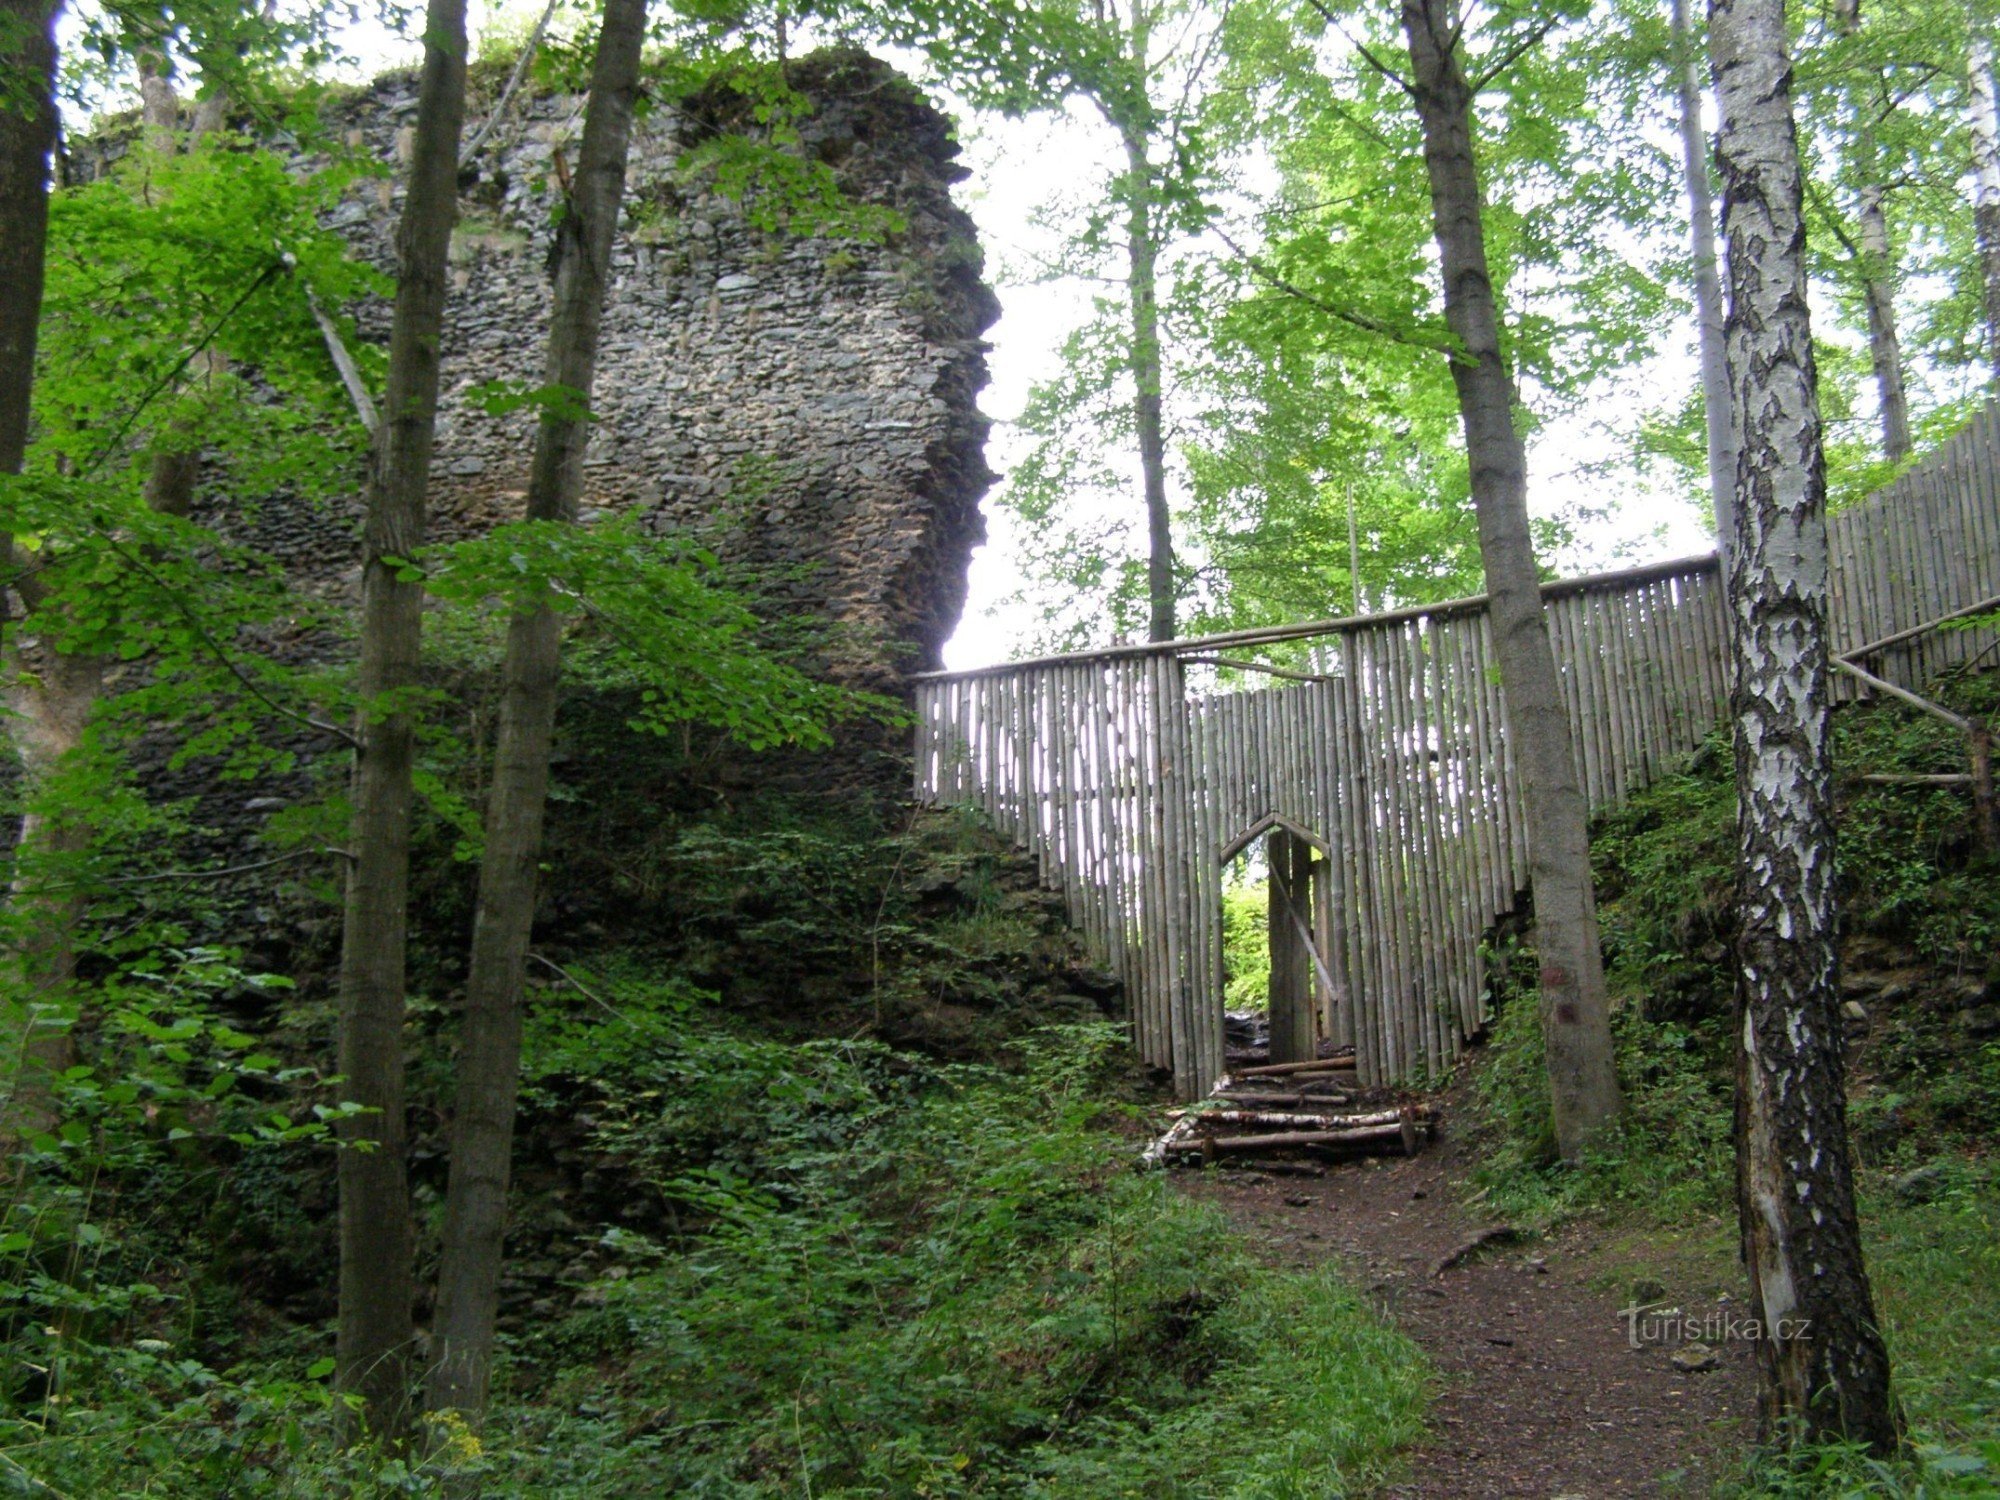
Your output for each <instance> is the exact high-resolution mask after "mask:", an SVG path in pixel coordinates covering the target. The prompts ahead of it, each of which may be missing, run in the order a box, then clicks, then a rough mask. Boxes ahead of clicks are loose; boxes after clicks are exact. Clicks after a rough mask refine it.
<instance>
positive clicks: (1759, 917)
mask: <svg viewBox="0 0 2000 1500" xmlns="http://www.w3.org/2000/svg"><path fill="white" fill-rule="evenodd" d="M1709 41H1710V47H1711V49H1712V53H1713V61H1714V67H1715V84H1716V97H1717V100H1718V102H1719V104H1720V106H1721V110H1722V132H1721V136H1720V139H1719V144H1718V149H1717V157H1718V162H1719V165H1720V168H1721V176H1722V185H1723V224H1724V229H1725V233H1726V235H1727V243H1728V250H1729V293H1730V305H1729V324H1728V334H1729V379H1730V390H1731V398H1732V407H1733V412H1734V422H1735V426H1736V431H1737V434H1738V445H1739V451H1738V456H1737V468H1736V500H1737V545H1736V549H1735V559H1736V561H1735V578H1734V579H1733V581H1732V587H1731V589H1730V596H1731V612H1732V617H1733V619H1732V626H1733V628H1732V636H1733V639H1734V648H1735V649H1734V656H1735V689H1734V693H1733V699H1734V703H1733V713H1734V718H1735V723H1736V786H1737V805H1738V814H1737V819H1738V832H1739V861H1738V867H1737V868H1738V876H1737V913H1738V921H1739V924H1740V926H1739V938H1738V952H1737V959H1738V963H1737V1002H1738V1008H1739V1014H1738V1017H1737V1031H1736V1034H1737V1036H1738V1038H1739V1041H1740V1046H1739V1048H1738V1051H1737V1057H1736V1075H1737V1096H1736V1153H1737V1158H1736V1159H1737V1211H1738V1215H1739V1220H1740V1225H1741V1231H1742V1244H1743V1258H1744V1261H1745V1264H1746V1265H1747V1267H1748V1269H1749V1274H1750V1286H1751V1303H1752V1309H1753V1312H1754V1314H1755V1316H1756V1317H1757V1319H1758V1320H1759V1322H1760V1324H1761V1325H1762V1330H1763V1336H1762V1337H1761V1338H1760V1339H1759V1341H1758V1355H1759V1365H1760V1369H1761V1373H1762V1391H1761V1400H1760V1403H1759V1405H1760V1413H1761V1417H1762V1421H1763V1425H1764V1430H1765V1434H1766V1436H1767V1437H1768V1438H1770V1439H1773V1440H1776V1441H1779V1442H1783V1443H1795V1442H1800V1441H1812V1440H1817V1439H1821V1438H1842V1439H1847V1440H1851V1441H1857V1442H1861V1443H1865V1444H1867V1445H1868V1446H1869V1447H1870V1448H1872V1449H1874V1450H1875V1451H1876V1452H1878V1453H1887V1452H1889V1451H1891V1450H1893V1449H1894V1448H1895V1447H1896V1445H1897V1442H1898V1431H1897V1420H1896V1415H1895V1409H1894V1406H1893V1404H1892V1402H1891V1400H1890V1394H1889V1359H1888V1353H1887V1351H1886V1349H1885V1348H1884V1346H1883V1343H1882V1336H1881V1333H1880V1332H1879V1331H1878V1329H1877V1327H1876V1323H1875V1312H1874V1307H1873V1304H1872V1302H1871V1299H1870V1296H1869V1289H1868V1278H1867V1276H1866V1274H1865V1271H1864V1269H1863V1266H1862V1259H1861V1238H1860V1230H1859V1226H1858V1225H1857V1223H1856V1219H1855V1211H1854V1193H1853V1184H1852V1180H1851V1174H1850V1170H1849V1164H1848V1147H1847V1120H1846V1104H1845V1093H1844V1079H1843V1077H1842V1073H1843V1068H1842V1058H1841V1026H1840V1013H1839V1002H1840V997H1839V991H1838V989H1837V987H1836V982H1835V963H1836V959H1837V950H1836V947H1835V927H1834V915H1835V913H1834V866H1833V798H1832V743H1831V739H1830V734H1829V729H1830V723H1829V721H1830V718H1831V711H1830V708H1829V700H1828V694H1827V665H1828V661H1827V637H1826V609H1827V543H1826V510H1825V506H1826V475H1825V462H1824V454H1823V453H1822V451H1821V432H1820V419H1819V404H1818V389H1817V377H1816V373H1815V370H1814V366H1813V349H1812V331H1811V328H1810V326H1809V324H1808V320H1807V312H1806V273H1805V260H1804V257H1805V239H1806V236H1805V221H1804V216H1803V209H1802V206H1803V197H1802V193H1803V188H1802V182H1801V177H1800V169H1799V158H1798V143H1797V138H1796V136H1795V134H1794V127H1793V119H1792V99H1791V62H1790V58H1789V56H1788V55H1787V47H1786V33H1785V14H1784V3H1783V0H1717V4H1716V5H1715V8H1714V11H1713V16H1712V22H1711V31H1710V38H1709Z"/></svg>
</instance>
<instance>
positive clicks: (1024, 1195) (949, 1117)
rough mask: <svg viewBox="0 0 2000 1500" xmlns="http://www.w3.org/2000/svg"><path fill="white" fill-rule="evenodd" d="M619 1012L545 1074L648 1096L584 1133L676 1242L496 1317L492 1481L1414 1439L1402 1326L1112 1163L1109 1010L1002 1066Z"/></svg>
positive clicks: (741, 1484) (1346, 1456)
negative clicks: (599, 1133)
mask: <svg viewBox="0 0 2000 1500" xmlns="http://www.w3.org/2000/svg"><path fill="white" fill-rule="evenodd" d="M623 1008H625V1007H623V1006H621V1009H623ZM639 1014H640V1015H641V1017H642V1019H641V1021H640V1022H639V1024H637V1025H636V1026H628V1027H626V1028H625V1031H626V1034H625V1035H624V1036H623V1037H622V1038H621V1037H616V1036H615V1035H614V1033H613V1032H610V1031H606V1030H601V1029H593V1028H577V1029H573V1030H570V1031H567V1032H562V1033H558V1034H545V1035H544V1036H543V1037H542V1038H541V1039H540V1046H539V1049H538V1053H537V1055H538V1058H539V1062H538V1065H537V1066H538V1070H540V1071H541V1074H542V1077H543V1078H544V1079H545V1080H546V1078H547V1077H548V1076H550V1072H551V1071H553V1072H556V1073H572V1070H575V1069H577V1068H578V1067H579V1066H581V1067H583V1068H587V1070H588V1074H589V1076H591V1077H593V1078H594V1079H596V1080H597V1084H596V1087H597V1088H598V1089H599V1091H600V1092H601V1093H603V1094H604V1095H607V1096H612V1095H616V1096H621V1097H630V1098H633V1099H647V1098H653V1099H657V1101H658V1108H657V1109H656V1110H655V1112H654V1113H653V1114H652V1115H651V1116H650V1117H647V1116H642V1115H640V1114H638V1113H637V1112H628V1113H627V1114H626V1115H625V1116H624V1117H622V1118H619V1119H617V1120H615V1121H612V1120H607V1121H606V1122H605V1123H604V1124H603V1125H602V1126H601V1127H600V1128H602V1129H605V1130H608V1131H611V1132H613V1133H614V1134H615V1136H616V1140H615V1143H614V1144H615V1146H616V1149H617V1150H618V1151H619V1152H620V1153H622V1154H623V1155H625V1156H626V1157H628V1158H629V1159H631V1160H632V1161H633V1162H634V1163H635V1164H637V1165H638V1167H639V1175H640V1176H641V1177H643V1178H646V1179H647V1180H649V1181H652V1182H654V1183H656V1184H657V1185H658V1186H659V1187H660V1189H661V1190H662V1191H663V1192H664V1193H665V1194H666V1195H667V1196H668V1197H669V1198H670V1199H671V1201H672V1202H673V1203H674V1205H675V1207H676V1211H677V1214H678V1215H679V1219H680V1227H679V1233H677V1234H670V1235H663V1236H660V1237H658V1238H657V1239H654V1240H651V1241H648V1242H646V1243H644V1244H640V1243H636V1242H628V1243H627V1244H626V1245H625V1246H624V1247H623V1256H622V1259H623V1262H624V1263H623V1264H622V1265H620V1266H618V1267H615V1268H613V1271H612V1272H611V1273H610V1274H608V1275H605V1276H603V1277H602V1278H600V1279H599V1281H598V1282H597V1283H596V1285H594V1286H593V1287H591V1288H590V1289H589V1290H588V1291H587V1292H586V1294H585V1295H584V1296H583V1297H582V1298H581V1299H580V1301H581V1303H582V1305H580V1306H579V1307H578V1308H577V1309H576V1310H575V1311H573V1312H572V1313H570V1314H569V1315H568V1316H566V1317H563V1318H561V1319H558V1320H555V1321H553V1322H550V1323H547V1324H541V1325H534V1326H527V1327H522V1328H520V1329H518V1330H517V1332H516V1335H515V1337H514V1339H513V1342H512V1345H511V1357H512V1363H511V1366H510V1370H511V1374H510V1378H509V1379H508V1380H507V1382H506V1387H505V1388H506V1393H507V1394H506V1396H505V1398H504V1399H505V1409H504V1412H503V1415H502V1418H501V1420H500V1421H499V1422H497V1423H496V1424H495V1427H496V1429H497V1430H498V1431H500V1432H503V1433H505V1434H506V1436H505V1438H504V1439H502V1440H497V1441H495V1442H494V1443H493V1445H492V1446H491V1447H490V1448H489V1449H488V1451H487V1452H486V1453H485V1455H484V1456H483V1457H482V1459H481V1460H480V1465H481V1466H482V1467H484V1468H486V1469H487V1470H488V1471H489V1472H490V1474H491V1476H492V1477H491V1480H490V1481H489V1493H504V1494H522V1495H531V1494H532V1495H555V1494H579V1495H591V1496H612V1495H628V1494H629V1495H634V1496H638V1495H647V1496H651V1495H658V1494H677V1495H766V1494H769V1495H800V1494H812V1495H814V1496H816V1497H821V1500H828V1497H834V1496H862V1495H885V1494H895V1495H940V1496H942V1495H960V1494H964V1495H975V1494H1009V1495H1013V1494H1021V1495H1032V1494H1046V1495H1065V1496H1067V1495H1079V1496H1088V1495H1107V1496H1109V1495H1128V1494H1144V1495H1189V1496H1194V1495H1223V1494H1228V1495H1246V1496H1247V1495H1300V1496H1304V1495H1337V1494H1343V1493H1348V1492H1349V1491H1350V1490H1352V1489H1353V1488H1355V1487H1356V1486H1358V1485H1360V1484H1361V1483H1363V1482H1364V1481H1366V1480H1367V1479H1369V1478H1371V1477H1372V1476H1375V1475H1377V1474H1379V1473H1381V1472H1383V1470H1384V1467H1385V1465H1387V1464H1388V1463H1389V1462H1390V1461H1391V1455H1392V1453H1393V1451H1394V1449H1395V1448H1396V1446H1397V1445H1398V1444H1399V1443H1401V1442H1403V1441H1406V1440H1408V1439H1409V1438H1410V1437H1411V1436H1413V1435H1414V1432H1415V1430H1416V1423H1417V1406H1418V1401H1419V1391H1420V1387H1421V1376H1420V1373H1419V1371H1418V1366H1417V1361H1416V1357H1415V1353H1414V1350H1413V1349H1412V1347H1411V1346H1410V1345H1408V1344H1407V1343H1406V1342H1405V1341H1404V1340H1403V1339H1402V1338H1401V1337H1400V1336H1399V1335H1397V1334H1396V1333H1394V1332H1393V1331H1392V1330H1390V1329H1388V1328H1387V1327H1386V1326H1385V1325H1383V1324H1382V1323H1381V1322H1380V1321H1379V1320H1378V1319H1377V1318H1376V1317H1375V1316H1374V1315H1373V1314H1372V1313H1370V1312H1369V1311H1368V1310H1366V1309H1365V1308H1364V1307H1363V1306H1362V1305H1361V1304H1360V1302H1359V1301H1358V1300H1357V1299H1356V1297H1355V1296H1354V1295H1353V1294H1352V1293H1351V1292H1349V1291H1348V1290H1347V1289H1346V1288H1345V1287H1343V1286H1342V1285H1341V1284H1340V1283H1339V1282H1337V1281H1336V1280H1334V1279H1333V1278H1331V1277H1330V1276H1327V1275H1324V1274H1310V1275H1299V1274H1286V1273H1282V1272H1277V1271H1272V1270H1269V1269H1267V1268H1265V1267H1262V1266H1261V1265H1259V1264H1258V1263H1257V1262H1256V1261H1255V1260H1254V1259H1253V1258H1252V1257H1251V1255H1250V1254H1249V1252H1248V1250H1247V1248H1246V1246H1245V1245H1244V1244H1243V1243H1242V1242H1241V1241H1240V1240H1239V1239H1237V1238H1236V1237H1235V1236H1234V1235H1233V1234H1232V1233H1231V1232H1230V1231H1229V1230H1228V1229H1227V1227H1226V1226H1225V1225H1224V1224H1223V1222H1222V1221H1221V1219H1220V1218H1219V1216H1218V1215H1216V1214H1215V1213H1214V1212H1212V1211H1210V1210H1208V1209H1206V1208H1203V1207H1200V1206H1197V1205H1193V1204H1190V1203H1188V1202H1187V1201H1185V1200H1184V1199H1183V1198H1182V1197H1180V1196H1179V1195H1177V1194H1175V1193H1173V1192H1172V1191H1170V1189H1169V1188H1168V1187H1167V1185H1166V1183H1165V1182H1164V1180H1163V1179H1161V1178H1160V1177H1158V1176H1144V1175H1140V1174H1138V1173H1136V1172H1135V1171H1133V1170H1132V1168H1131V1165H1130V1163H1131V1158H1132V1151H1131V1143H1130V1141H1129V1139H1128V1138H1127V1137H1126V1136H1125V1135H1123V1134H1121V1133H1120V1132H1119V1131H1118V1130H1116V1129H1115V1128H1113V1127H1115V1125H1116V1124H1117V1122H1118V1120H1119V1119H1120V1117H1121V1113H1122V1112H1121V1111H1119V1110H1117V1109H1115V1108H1114V1109H1112V1110H1110V1111H1108V1112H1107V1111H1106V1109H1105V1107H1104V1106H1103V1104H1102V1103H1101V1102H1100V1101H1101V1100H1102V1098H1103V1097H1104V1094H1105V1091H1106V1089H1107V1087H1108V1086H1109V1084H1110V1079H1111V1077H1112V1073H1111V1070H1112V1069H1113V1068H1115V1066H1116V1064H1115V1062H1114V1061H1113V1059H1114V1056H1115V1054H1116V1052H1117V1051H1118V1047H1117V1044H1116V1042H1115V1040H1114V1037H1115V1032H1114V1031H1113V1029H1111V1028H1107V1027H1104V1026H1087V1027H1066V1028H1059V1029H1054V1030H1050V1031H1047V1032H1044V1033H1041V1034H1039V1035H1038V1036H1036V1037H1033V1038H1030V1039H1029V1040H1028V1041H1027V1042H1025V1043H1024V1044H1023V1048H1022V1050H1023V1054H1024V1064H1025V1065H1024V1066H1023V1067H1022V1068H1021V1069H1020V1070H1019V1071H1016V1072H1001V1071H998V1070H995V1069H993V1068H990V1067H984V1066H976V1065H969V1064H945V1065H940V1064H936V1063H933V1062H928V1061H925V1060H924V1059H921V1058H918V1057H915V1056H913V1055H911V1054H907V1053H900V1052H896V1051H892V1050H890V1049H889V1048H887V1047H884V1046H882V1045H880V1044H877V1043H849V1042H838V1041H822V1042H810V1043H805V1044H798V1045H784V1044H777V1043H769V1042H759V1041H755V1040H749V1039H746V1038H744V1037H743V1036H742V1035H740V1034H737V1033H733V1032H725V1031H719V1030H711V1031H704V1030H702V1029H701V1028H700V1027H698V1026H691V1025H690V1022H689V1012H687V1011H686V1010H685V1009H681V1008H678V1007H676V1008H675V1009H674V1011H673V1013H672V1014H671V1015H670V1016H669V1017H668V1018H666V1019H663V1020H661V1021H659V1022H658V1023H657V1024H656V1023H654V1022H652V1021H649V1020H645V1019H643V1017H644V1016H646V1015H648V1014H659V1013H658V1012H648V1011H646V1010H645V1009H644V1008H643V1005H642V1006H641V1008H640V1011H639ZM607 1047H608V1048H609V1055H608V1056H607V1055H603V1054H604V1050H605V1049H606V1048H607ZM578 1049H581V1051H580V1052H579V1050H578ZM607 1077H608V1078H609V1081H608V1082H607V1081H606V1080H607ZM633 1085H638V1087H636V1088H634V1087H633ZM544 1086H545V1085H544Z"/></svg>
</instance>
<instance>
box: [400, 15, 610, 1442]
mask: <svg viewBox="0 0 2000 1500" xmlns="http://www.w3.org/2000/svg"><path fill="white" fill-rule="evenodd" d="M645 32H646V0H605V6H604V23H603V27H602V29H601V31H600V32H599V34H598V41H597V59H596V62H595V64H594V67H593V72H592V76H591V84H590V103H589V106H588V109H587V112H586V114H585V116H584V125H583V146H582V156H581V159H580V161H579V164H578V167H577V174H576V179H575V181H576V186H575V191H574V192H573V194H572V195H571V197H570V200H569V203H568V204H567V212H566V213H565V215H564V217H563V219H562V222H561V223H560V224H559V225H558V226H557V229H556V236H557V239H556V245H557V250H556V268H555V306H554V311H553V313H552V314H551V318H550V323H549V349H548V360H547V364H546V368H545V381H546V383H547V384H549V385H552V386H562V387H564V388H565V389H567V390H570V391H573V392H575V393H576V394H577V397H578V398H579V404H585V403H587V402H588V400H589V396H590V391H591V385H592V382H593V380H594V378H595V376H596V370H597V343H598V330H599V325H600V323H601V321H602V317H603V310H604V293H605V286H606V283H607V281H608V279H609V275H610V266H611V247H612V243H613V240H614V239H615V237H616V233H617V228H618V212H619V206H620V203H621V202H622V200H623V198H624V193H625V162H626V155H627V148H628V145H629V142H630V139H631V126H632V105H633V100H634V99H635V97H636V96H637V94H638V90H639V56H640V47H641V44H642V43H643V41H644V40H645ZM589 436H590V433H589V427H588V425H587V423H585V422H584V421H582V420H580V419H578V418H577V417H575V416H574V415H573V414H571V413H569V412H561V413H556V412H544V413H543V415H542V419H541V425H540V427H539V429H538V430H537V433H536V437H535V458H534V467H533V469H532V471H531V473H530V476H529V480H528V505H527V511H528V519H530V520H534V521H561V522H565V523H567V522H573V521H575V520H576V514H577V504H578V500H579V497H580V496H581V494H582V490H583V454H584V448H585V446H586V445H587V443H588V441H589ZM560 673H561V622H560V620H559V619H558V617H557V615H556V614H555V612H554V611H553V610H549V609H538V610H535V611H533V612H532V613H529V614H523V615H518V616H516V617H515V619H514V620H513V622H512V624H511V625H510V626H509V628H508V634H507V658H506V664H505V666H504V667H503V669H502V699H501V707H500V726H499V734H498V741H497V745H496V748H495V751H494V763H493V784H492V787H491V789H490V791H489V793H488V798H487V808H486V855H485V859H484V862H483V863H482V864H481V865H480V868H479V904H478V911H477V915H476V917H475V920H474V925H473V930H472V966H471V971H470V973H469V975H468V976H467V979H466V986H465V1032H464V1038H463V1041H462V1043H461V1047H460V1053H459V1063H458V1069H459V1071H458V1100H457V1107H456V1111H455V1114H454V1117H453V1120H452V1133H451V1183H450V1187H449V1189H448V1192H447V1196H446V1201H445V1221H444V1251H443V1259H442V1262H441V1264H440V1267H439V1270H438V1302H437V1305H438V1311H437V1322H436V1328H435V1330H434V1336H433V1337H434V1347H433V1364H432V1366H431V1371H430V1376H429V1380H428V1389H427V1399H428V1403H429V1406H430V1408H431V1409H432V1410H433V1411H439V1410H444V1409H446V1408H451V1409H455V1410H458V1411H461V1412H464V1413H465V1414H466V1415H467V1417H468V1418H469V1419H470V1420H472V1421H473V1422H474V1423H477V1422H478V1420H479V1419H480V1418H481V1417H482V1416H483V1415H484V1414H485V1410H486V1397H487V1389H488V1385H489V1382H490V1379H491V1375H492V1368H493V1331H494V1321H495V1319H496V1317H497V1316H498V1313H499V1302H500V1270H501V1264H502V1254H503V1245H504V1239H505V1234H506V1227H507V1183H508V1175H509V1158H510V1156H511V1153H512V1150H513V1142H514V1111H515V1103H516V1097H517V1094H518V1092H519V1082H520V1068H521V995H522V990H523V987H524V984H525V970H526V967H527V953H528V938H529V934H530V930H531V929H532V927H533V925H534V917H535V887H536V878H535V876H536V865H537V861H538V860H539V859H540V856H541V850H542V816H543V811H544V808H545V804H546V800H547V790H548V775H549V745H550V740H551V738H552V736H553V733H554V728H555V714H556V687H557V682H558V679H559V676H560Z"/></svg>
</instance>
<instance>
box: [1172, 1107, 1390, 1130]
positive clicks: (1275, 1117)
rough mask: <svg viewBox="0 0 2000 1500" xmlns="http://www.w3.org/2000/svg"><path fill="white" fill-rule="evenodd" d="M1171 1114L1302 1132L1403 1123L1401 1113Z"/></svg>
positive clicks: (1195, 1110)
mask: <svg viewBox="0 0 2000 1500" xmlns="http://www.w3.org/2000/svg"><path fill="white" fill-rule="evenodd" d="M1171 1113H1172V1114H1173V1115H1176V1116H1179V1115H1188V1116H1191V1117H1193V1118H1195V1119H1196V1120H1198V1121H1199V1122H1200V1123H1202V1124H1204V1125H1279V1126H1297V1127H1299V1128H1301V1129H1306V1130H1349V1129H1355V1128H1359V1127H1362V1126H1368V1125H1397V1126H1400V1125H1401V1124H1402V1122H1403V1114H1402V1112H1400V1111H1397V1110H1393V1109H1391V1110H1379V1111H1376V1112H1374V1113H1372V1114H1358V1115H1332V1114H1300V1113H1296V1112H1285V1111H1279V1110H1268V1109H1201V1108H1199V1107H1195V1108H1190V1109H1184V1110H1173V1111H1171Z"/></svg>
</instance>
